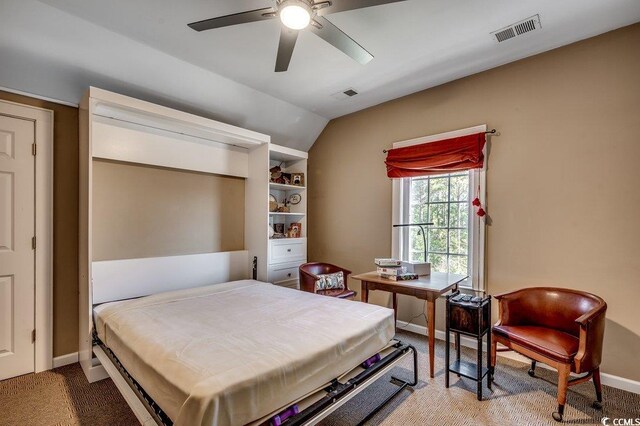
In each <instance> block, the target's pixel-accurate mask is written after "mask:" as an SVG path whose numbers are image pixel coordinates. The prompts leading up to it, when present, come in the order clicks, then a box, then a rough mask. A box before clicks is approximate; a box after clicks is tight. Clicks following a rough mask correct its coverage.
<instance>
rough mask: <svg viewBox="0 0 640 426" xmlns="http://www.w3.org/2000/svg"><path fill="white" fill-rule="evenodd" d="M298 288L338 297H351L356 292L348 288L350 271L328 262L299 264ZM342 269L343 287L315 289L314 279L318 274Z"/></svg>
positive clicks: (316, 278)
mask: <svg viewBox="0 0 640 426" xmlns="http://www.w3.org/2000/svg"><path fill="white" fill-rule="evenodd" d="M299 270H300V290H303V291H308V292H309V293H316V294H321V295H324V296H332V297H338V298H340V299H353V298H354V297H356V295H357V294H358V293H356V292H355V291H353V290H349V286H348V277H349V274H351V271H349V270H347V269H344V268H341V267H339V266H336V265H332V264H330V263H320V262H313V263H305V264H303V265H300V269H299ZM340 271H342V274H343V275H344V289H336V290H318V291H316V281H317V280H318V279H319V277H318V275H322V274H334V273H336V272H340Z"/></svg>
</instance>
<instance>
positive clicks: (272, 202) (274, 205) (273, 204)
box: [269, 194, 278, 212]
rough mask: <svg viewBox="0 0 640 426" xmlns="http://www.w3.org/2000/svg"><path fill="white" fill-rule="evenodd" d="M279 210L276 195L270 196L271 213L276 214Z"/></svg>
mask: <svg viewBox="0 0 640 426" xmlns="http://www.w3.org/2000/svg"><path fill="white" fill-rule="evenodd" d="M277 210H278V200H277V199H276V197H275V195H273V194H269V211H270V212H275V211H277Z"/></svg>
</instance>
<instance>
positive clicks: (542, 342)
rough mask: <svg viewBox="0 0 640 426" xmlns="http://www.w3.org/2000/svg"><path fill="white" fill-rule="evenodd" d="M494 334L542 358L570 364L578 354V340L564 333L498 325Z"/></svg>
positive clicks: (548, 329)
mask: <svg viewBox="0 0 640 426" xmlns="http://www.w3.org/2000/svg"><path fill="white" fill-rule="evenodd" d="M493 332H494V333H495V334H496V335H498V336H500V337H506V338H507V339H509V340H511V341H513V342H514V343H517V344H519V345H521V346H524V347H526V348H528V349H531V350H532V351H534V352H537V353H539V354H540V355H542V356H545V357H547V358H551V359H553V360H556V361H559V362H562V363H565V364H570V363H572V362H573V358H574V357H575V355H576V353H577V352H578V338H576V337H575V336H572V335H571V334H568V333H564V332H562V331H558V330H554V329H552V328H546V327H536V326H524V325H523V326H508V325H497V326H495V327H493Z"/></svg>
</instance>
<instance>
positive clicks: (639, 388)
mask: <svg viewBox="0 0 640 426" xmlns="http://www.w3.org/2000/svg"><path fill="white" fill-rule="evenodd" d="M396 325H397V327H398V329H399V330H405V331H410V332H412V333H416V334H421V335H423V336H426V335H427V334H428V333H427V327H425V326H422V325H416V324H410V323H407V322H404V321H399V320H398V321H397V322H396ZM436 339H438V340H443V341H444V340H445V333H444V331H442V330H436ZM451 341H453V337H452V338H451ZM460 344H461V345H462V346H466V347H468V348H472V349H476V348H477V343H476V341H475V340H474V339H471V338H469V337H466V336H461V337H460ZM482 348H483V350H485V351H486V350H487V344H486V340H485V342H484V343H483V345H482ZM498 356H501V357H504V358H508V359H512V360H514V361H518V362H521V363H523V364H530V363H531V361H530V360H529V359H528V358H526V357H524V356H522V355H520V354H518V353H516V352H498ZM538 366H539V367H542V368H547V369H550V370H553V369H552V368H551V367H549V366H547V365H544V364H542V363H538ZM600 378H601V380H602V384H603V385H607V386H611V387H612V388H616V389H621V390H625V391H627V392H632V393H636V394H639V395H640V382H638V381H635V380H630V379H625V378H624V377H620V376H614V375H613V374H607V373H600Z"/></svg>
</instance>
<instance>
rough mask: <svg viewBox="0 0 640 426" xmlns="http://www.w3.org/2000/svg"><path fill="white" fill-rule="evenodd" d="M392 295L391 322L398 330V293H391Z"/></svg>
mask: <svg viewBox="0 0 640 426" xmlns="http://www.w3.org/2000/svg"><path fill="white" fill-rule="evenodd" d="M391 294H392V296H393V323H394V327H395V330H396V331H397V330H398V295H397V294H396V293H391Z"/></svg>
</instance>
